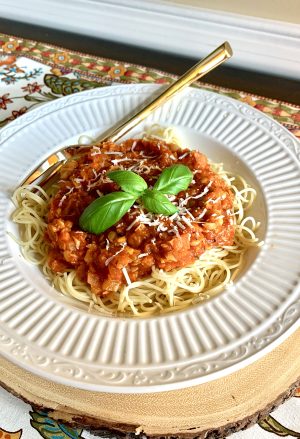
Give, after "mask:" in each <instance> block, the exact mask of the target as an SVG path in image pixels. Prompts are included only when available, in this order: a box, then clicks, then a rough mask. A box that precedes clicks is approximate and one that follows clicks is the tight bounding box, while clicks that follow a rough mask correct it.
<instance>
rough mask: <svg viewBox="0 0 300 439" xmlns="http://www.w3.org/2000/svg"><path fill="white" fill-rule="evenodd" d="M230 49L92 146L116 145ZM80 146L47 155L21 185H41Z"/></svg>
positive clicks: (200, 65) (211, 57)
mask: <svg viewBox="0 0 300 439" xmlns="http://www.w3.org/2000/svg"><path fill="white" fill-rule="evenodd" d="M231 56H232V49H231V47H230V44H229V43H228V42H227V41H225V43H223V44H221V46H219V47H218V48H217V49H215V50H214V51H213V52H212V53H211V54H209V55H208V56H207V57H206V58H204V59H202V60H201V61H199V62H198V63H197V64H196V65H194V66H193V67H192V68H191V69H190V70H188V71H187V72H186V73H184V74H183V75H182V76H181V77H180V78H179V79H177V81H175V82H174V83H172V84H171V85H170V86H169V87H167V88H166V89H164V90H163V91H162V92H161V93H160V94H159V96H157V97H155V98H154V99H153V100H152V101H151V102H150V103H148V104H147V105H146V106H145V107H144V108H143V109H142V110H139V111H137V112H136V113H135V114H133V115H132V116H130V117H129V118H128V119H127V120H126V121H125V122H122V123H120V124H118V125H117V126H116V127H114V128H113V129H112V130H111V131H110V132H109V133H108V134H102V135H101V136H99V137H98V138H97V139H95V142H93V145H97V144H101V143H102V142H107V141H108V140H110V141H112V142H116V141H117V140H118V139H120V138H121V137H123V136H124V135H125V134H126V133H128V131H130V130H132V128H134V127H135V126H136V125H138V124H139V123H140V122H141V121H142V120H144V119H145V118H146V117H147V116H149V114H150V113H152V112H153V111H154V110H155V109H156V108H157V107H159V106H161V105H163V104H164V103H165V102H167V101H168V100H169V99H170V98H171V97H172V96H174V95H175V94H176V93H178V92H179V91H180V90H182V89H184V88H185V87H187V86H189V85H190V84H192V83H193V82H195V81H197V80H198V79H200V78H202V77H203V76H204V75H206V74H207V73H208V72H210V71H211V70H213V69H215V68H216V67H218V66H219V65H220V64H222V63H223V62H224V61H226V60H227V59H229V58H231ZM82 146H83V145H70V146H64V147H63V148H61V149H60V150H59V151H57V152H56V153H54V154H51V156H49V157H48V158H47V159H46V160H45V161H44V162H43V163H42V164H40V165H39V166H38V167H37V168H36V169H35V170H34V171H33V172H32V173H31V174H30V175H29V176H28V177H27V178H26V179H25V180H24V181H23V182H22V184H21V186H23V185H28V184H32V183H34V182H36V181H37V180H39V184H45V182H46V181H48V180H49V178H50V176H51V178H52V177H53V176H54V175H55V174H56V173H57V172H58V170H59V169H60V168H61V166H62V164H63V163H65V162H66V161H67V160H68V159H69V158H70V154H69V153H68V152H67V148H70V147H72V148H74V147H82Z"/></svg>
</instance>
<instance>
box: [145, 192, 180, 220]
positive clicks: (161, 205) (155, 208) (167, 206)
mask: <svg viewBox="0 0 300 439" xmlns="http://www.w3.org/2000/svg"><path fill="white" fill-rule="evenodd" d="M141 200H142V203H143V205H144V206H145V207H146V209H147V210H148V211H149V212H153V213H159V214H162V215H173V213H175V212H177V211H178V209H177V207H176V206H175V204H173V203H171V201H169V200H168V198H167V197H166V196H165V195H164V194H162V193H161V192H159V191H157V190H155V189H153V190H152V191H151V190H149V189H146V190H145V192H144V194H143V195H142V196H141Z"/></svg>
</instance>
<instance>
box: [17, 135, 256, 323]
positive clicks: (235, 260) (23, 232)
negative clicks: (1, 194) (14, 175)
mask: <svg viewBox="0 0 300 439" xmlns="http://www.w3.org/2000/svg"><path fill="white" fill-rule="evenodd" d="M152 133H153V129H152ZM150 134H151V133H150ZM166 134H167V138H168V141H170V136H171V141H172V142H173V143H174V133H173V132H172V131H171V132H168V133H164V132H162V133H161V132H160V128H159V126H158V127H157V131H156V135H157V136H158V137H160V136H163V138H164V139H165V138H166ZM146 135H149V133H146ZM175 138H176V137H175ZM177 142H178V138H177ZM210 166H211V168H212V169H213V170H214V172H216V173H217V174H218V175H219V176H220V177H221V178H222V179H223V180H224V181H225V182H226V183H227V185H228V186H229V187H230V190H231V191H232V193H233V194H234V201H233V210H232V212H231V213H230V216H231V217H232V224H233V225H234V240H233V243H232V245H230V246H218V247H215V248H211V249H209V250H206V251H205V252H204V253H203V254H202V255H201V256H200V257H199V258H198V259H197V260H196V261H195V262H194V263H192V264H190V265H188V266H185V267H182V268H178V269H174V270H171V271H165V270H162V269H159V268H157V267H153V269H152V273H151V274H150V275H149V276H146V277H145V278H143V279H138V280H136V281H133V282H131V281H130V278H129V279H127V284H125V285H122V287H121V288H120V289H118V291H114V292H111V293H110V294H108V295H104V296H102V297H101V295H98V294H95V293H92V292H91V289H90V286H89V285H88V284H86V283H85V282H83V281H81V280H80V279H79V278H78V276H77V275H76V271H75V270H74V269H68V270H66V271H64V272H63V273H54V272H53V271H52V270H51V269H50V267H49V265H48V262H47V254H48V244H47V242H46V241H45V239H44V235H45V231H46V228H47V213H48V209H49V202H50V199H51V197H52V194H51V192H49V191H45V190H44V189H42V188H41V187H39V186H34V189H35V191H32V188H33V187H32V186H30V187H20V188H18V189H17V190H16V191H15V193H14V195H13V202H14V204H15V206H16V210H15V211H14V213H13V215H12V220H13V221H14V222H15V223H17V224H19V226H20V239H17V242H18V243H19V245H20V247H21V249H22V253H23V255H24V257H25V258H26V259H27V260H28V261H30V262H31V263H33V264H36V265H39V266H41V269H42V272H43V274H44V275H45V277H46V278H47V279H48V280H49V282H51V284H52V285H53V286H54V288H56V289H57V290H58V291H60V292H61V293H62V294H64V295H66V296H69V297H72V298H74V299H76V300H78V301H80V302H85V303H86V305H87V309H89V310H90V309H93V310H94V311H96V312H99V313H101V314H105V315H131V316H135V317H151V316H153V315H156V314H160V313H168V312H172V311H178V310H182V309H185V308H187V307H189V306H192V305H195V304H199V303H201V302H204V301H206V300H208V299H210V298H211V297H213V296H215V295H216V294H218V293H219V292H221V291H222V290H223V289H224V288H226V287H229V286H230V285H231V284H232V283H233V281H234V280H235V279H236V277H237V276H238V274H239V272H240V271H241V269H242V267H243V262H244V258H245V254H246V252H247V250H248V249H249V248H250V247H253V246H254V247H256V246H260V245H262V242H259V239H258V238H257V236H256V231H257V229H258V228H259V225H260V223H259V222H257V221H256V220H255V218H254V217H252V216H247V212H248V211H249V209H250V208H251V206H252V204H253V202H254V199H255V196H256V191H255V189H254V188H253V187H251V186H250V185H249V184H248V183H247V182H246V181H245V179H244V178H243V177H241V176H236V175H234V174H232V173H229V172H227V171H226V170H224V168H223V164H222V163H210ZM52 191H53V188H52ZM126 275H127V273H126V270H125V273H124V276H125V278H126Z"/></svg>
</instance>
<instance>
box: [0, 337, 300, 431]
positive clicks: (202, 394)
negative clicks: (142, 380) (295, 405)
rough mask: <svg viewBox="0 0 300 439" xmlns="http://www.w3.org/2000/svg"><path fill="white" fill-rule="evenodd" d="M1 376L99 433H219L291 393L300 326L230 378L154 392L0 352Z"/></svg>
mask: <svg viewBox="0 0 300 439" xmlns="http://www.w3.org/2000/svg"><path fill="white" fill-rule="evenodd" d="M0 381H1V384H2V385H3V387H5V388H6V389H8V390H9V391H11V392H12V393H13V394H15V395H17V396H18V397H20V398H22V399H23V400H25V401H27V402H30V403H31V404H32V405H33V406H34V407H36V408H39V409H41V408H43V409H48V410H50V412H49V415H50V416H51V417H53V418H55V419H56V420H61V421H64V422H66V423H68V424H70V425H72V426H76V427H81V428H88V429H90V430H92V431H93V432H95V433H97V432H98V433H99V434H100V433H101V430H109V431H113V432H115V433H117V434H118V433H119V434H120V435H122V436H123V435H124V433H137V432H140V431H141V432H143V433H144V434H146V435H147V436H148V437H160V438H161V437H170V436H172V437H196V436H197V437H198V438H199V439H200V438H201V439H202V438H203V439H204V438H205V439H208V438H220V437H224V436H226V435H228V434H230V433H232V432H234V431H237V430H240V429H243V428H247V427H249V426H250V425H252V424H254V423H256V422H257V421H258V420H260V419H262V418H264V417H265V416H266V415H267V414H268V413H269V412H270V411H272V410H273V409H274V408H276V407H277V406H278V405H279V404H281V403H282V402H283V401H285V400H286V399H288V398H289V397H290V396H291V395H292V393H293V390H294V388H295V387H296V386H297V385H299V383H300V329H299V330H298V331H297V332H295V333H294V334H293V335H292V336H290V337H289V338H288V339H287V340H286V341H285V342H284V343H283V344H282V345H280V346H279V347H278V348H276V349H275V350H273V351H272V352H271V353H269V354H267V355H266V356H265V357H263V358H262V359H260V360H258V361H256V362H255V363H253V364H252V365H250V366H247V367H245V368H244V369H242V370H240V371H238V372H235V373H233V374H231V375H228V376H227V377H225V378H220V379H218V380H215V381H212V382H209V383H206V384H202V385H198V386H195V387H189V388H186V389H182V390H176V391H170V392H163V393H151V394H134V395H128V394H113V393H97V392H90V391H84V390H79V389H75V388H72V387H67V386H63V385H60V384H56V383H53V382H50V381H47V380H45V379H42V378H39V377H37V376H35V375H33V374H31V373H30V372H27V371H25V370H23V369H21V368H19V367H17V366H15V365H14V364H12V363H10V362H9V361H7V360H6V359H4V358H0Z"/></svg>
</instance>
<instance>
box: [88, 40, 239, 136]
mask: <svg viewBox="0 0 300 439" xmlns="http://www.w3.org/2000/svg"><path fill="white" fill-rule="evenodd" d="M231 56H232V49H231V46H230V44H229V43H228V42H227V41H225V43H223V44H221V46H219V47H218V48H217V49H216V50H214V51H213V52H212V53H211V54H210V55H208V56H207V57H206V58H204V59H202V60H201V61H199V62H198V63H197V64H195V65H194V66H193V67H191V68H190V69H189V70H188V71H187V72H186V73H184V75H182V76H181V77H180V78H179V79H177V81H175V82H173V83H172V84H171V85H170V86H169V87H168V88H167V89H165V90H164V91H163V92H162V93H161V94H160V95H159V96H157V97H156V98H154V99H153V100H152V101H151V102H150V103H149V104H148V105H147V106H146V107H144V108H143V109H142V110H141V111H138V112H136V113H135V114H134V115H133V116H132V117H131V118H130V119H128V120H126V121H125V122H123V123H121V124H120V125H118V126H117V127H116V128H114V129H113V130H112V131H110V132H109V133H108V134H107V135H105V136H104V137H103V135H102V136H99V137H98V138H97V139H96V142H97V143H101V142H107V141H111V142H116V141H117V140H118V139H120V137H123V136H124V135H125V134H126V133H128V131H130V130H131V129H132V128H134V127H135V126H136V125H138V124H139V123H140V122H141V121H142V120H144V119H145V118H146V117H147V116H148V115H149V114H150V113H152V112H153V111H154V110H155V109H156V108H157V107H159V106H161V105H163V104H164V103H165V102H167V101H168V100H169V99H170V98H171V97H172V96H173V95H174V94H175V93H178V92H179V91H180V90H183V89H184V88H185V87H187V86H189V85H190V84H192V83H193V82H195V81H197V80H198V79H200V78H202V76H204V75H206V73H208V72H210V71H211V70H213V69H214V68H215V67H217V66H219V65H220V64H222V63H223V62H224V61H226V60H227V59H229V58H231Z"/></svg>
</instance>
